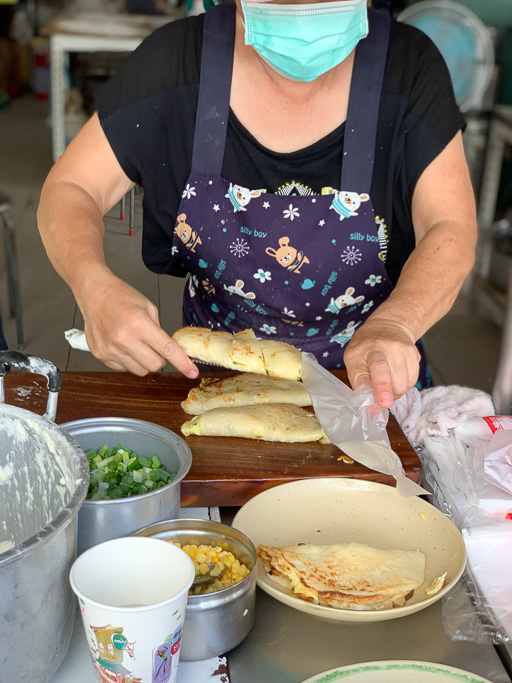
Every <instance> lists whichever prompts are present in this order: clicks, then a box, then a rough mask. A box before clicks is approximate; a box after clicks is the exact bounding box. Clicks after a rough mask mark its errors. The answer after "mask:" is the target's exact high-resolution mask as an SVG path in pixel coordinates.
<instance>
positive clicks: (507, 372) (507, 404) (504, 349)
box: [492, 268, 512, 415]
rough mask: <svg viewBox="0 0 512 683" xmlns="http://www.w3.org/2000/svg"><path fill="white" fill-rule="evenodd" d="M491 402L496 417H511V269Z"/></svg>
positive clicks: (511, 270)
mask: <svg viewBox="0 0 512 683" xmlns="http://www.w3.org/2000/svg"><path fill="white" fill-rule="evenodd" d="M492 401H493V403H494V409H495V411H496V415H512V268H511V269H510V272H509V276H508V292H507V308H506V312H505V323H504V325H503V332H502V337H501V349H500V356H499V360H498V367H497V369H496V375H495V377H494V385H493V388H492Z"/></svg>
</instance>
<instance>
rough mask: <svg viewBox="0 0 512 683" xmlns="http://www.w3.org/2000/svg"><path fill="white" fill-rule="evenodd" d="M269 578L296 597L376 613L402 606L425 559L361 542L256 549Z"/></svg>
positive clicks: (418, 580) (414, 553)
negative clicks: (395, 605)
mask: <svg viewBox="0 0 512 683" xmlns="http://www.w3.org/2000/svg"><path fill="white" fill-rule="evenodd" d="M258 558H259V559H260V560H261V562H262V563H263V566H264V568H265V571H266V572H267V573H268V574H269V576H270V577H271V578H272V579H274V580H276V581H277V582H278V583H280V584H281V585H283V586H285V587H286V588H289V589H290V590H291V592H292V594H293V595H294V596H296V597H297V598H301V599H302V600H306V601H308V602H312V603H315V604H317V605H325V606H328V607H337V608H339V609H353V610H379V609H387V608H390V607H392V606H393V605H394V604H397V603H398V604H403V601H404V599H405V596H407V594H408V593H410V592H411V591H413V590H415V589H416V588H419V586H421V584H422V583H423V581H424V579H425V555H424V554H423V553H421V552H420V551H417V550H382V549H379V548H372V547H371V546H368V545H364V544H361V543H345V544H344V543H338V544H335V545H307V544H303V545H296V546H287V547H284V548H278V547H272V546H265V545H260V547H259V548H258Z"/></svg>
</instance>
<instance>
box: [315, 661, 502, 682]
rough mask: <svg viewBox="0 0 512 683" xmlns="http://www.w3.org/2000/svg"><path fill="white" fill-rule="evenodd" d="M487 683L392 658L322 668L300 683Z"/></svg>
mask: <svg viewBox="0 0 512 683" xmlns="http://www.w3.org/2000/svg"><path fill="white" fill-rule="evenodd" d="M345 681H347V683H450V682H451V683H491V681H489V680H488V679H487V678H482V677H481V676H478V675H477V674H473V673H470V672H469V671H463V670H462V669H455V668H453V667H452V666H445V665H444V664H433V663H431V662H415V661H409V660H403V661H402V660H396V661H386V662H364V663H363V664H351V665H350V666H342V667H340V668H338V669H331V670H330V671H324V672H323V673H321V674H317V675H316V676H312V677H311V678H308V679H307V681H303V683H344V682H345Z"/></svg>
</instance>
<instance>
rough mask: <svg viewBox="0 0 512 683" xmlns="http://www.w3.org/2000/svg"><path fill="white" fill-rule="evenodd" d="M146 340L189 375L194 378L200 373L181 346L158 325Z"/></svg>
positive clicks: (177, 368) (162, 355)
mask: <svg viewBox="0 0 512 683" xmlns="http://www.w3.org/2000/svg"><path fill="white" fill-rule="evenodd" d="M145 342H146V344H147V345H148V346H150V347H151V348H152V349H154V351H156V353H158V354H159V355H160V356H161V357H162V358H164V359H165V360H166V361H169V363H171V364H172V365H174V367H175V368H176V370H179V371H180V372H182V373H183V374H184V375H186V376H187V377H190V378H191V379H194V378H195V377H197V375H198V374H199V370H198V369H197V367H196V366H195V365H194V363H193V362H192V361H191V360H190V358H189V357H188V356H187V354H186V353H185V351H183V349H182V348H181V346H180V345H179V344H178V343H177V342H175V341H174V339H172V337H170V336H169V335H168V334H167V332H164V330H162V328H161V327H159V326H158V325H154V327H153V328H152V329H151V331H150V334H149V335H148V336H147V337H146V338H145Z"/></svg>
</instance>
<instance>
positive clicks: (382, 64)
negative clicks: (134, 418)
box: [39, 0, 476, 407]
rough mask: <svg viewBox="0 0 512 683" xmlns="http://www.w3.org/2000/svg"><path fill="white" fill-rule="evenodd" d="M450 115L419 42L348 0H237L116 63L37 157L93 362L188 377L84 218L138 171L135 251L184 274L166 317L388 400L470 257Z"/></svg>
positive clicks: (441, 68) (437, 65)
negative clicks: (254, 342)
mask: <svg viewBox="0 0 512 683" xmlns="http://www.w3.org/2000/svg"><path fill="white" fill-rule="evenodd" d="M368 24H369V25H368ZM203 31H204V39H203ZM367 34H368V37H366V36H367ZM199 84H200V85H199ZM462 127H463V121H462V119H461V117H460V114H459V112H458V109H457V107H456V104H455V101H454V97H453V91H452V88H451V82H450V77H449V74H448V71H447V69H446V66H445V65H444V62H443V61H442V59H441V57H440V55H439V53H438V52H437V50H436V49H435V47H434V46H433V45H432V43H431V42H430V41H429V39H428V38H427V37H426V36H425V35H424V34H422V33H420V32H419V31H416V30H415V29H413V28H411V27H408V26H404V25H401V24H398V23H396V22H391V21H390V19H389V17H388V15H387V14H386V13H381V12H375V11H372V10H370V11H369V12H367V9H366V3H365V0H340V1H338V2H318V3H313V4H308V5H302V4H301V3H300V2H297V3H295V2H283V4H280V5H277V4H274V3H273V2H268V3H255V2H252V1H251V0H247V1H243V0H236V5H220V6H217V7H214V8H212V9H210V10H208V12H207V13H206V15H203V16H200V17H193V18H189V19H185V20H182V21H177V22H173V23H171V24H169V25H167V26H165V27H164V28H162V29H160V30H159V31H157V32H155V33H154V34H153V35H152V36H150V37H149V38H148V39H147V40H146V41H145V43H144V44H143V45H142V46H141V47H140V48H139V49H138V50H137V51H136V52H135V53H134V54H133V55H131V57H130V58H129V59H128V61H127V63H126V64H125V66H124V67H123V68H122V69H121V71H120V72H119V73H118V74H117V75H116V76H115V78H114V79H113V81H112V82H111V83H110V84H109V85H108V86H107V88H106V89H105V91H104V92H103V93H102V95H101V96H100V100H99V111H98V114H97V115H95V116H94V117H93V118H92V119H91V121H89V123H88V124H87V125H86V126H85V127H84V129H83V130H82V131H81V132H80V134H79V135H78V136H77V137H76V138H75V139H74V140H73V142H72V144H71V145H70V146H69V148H68V149H67V150H66V152H65V154H64V155H63V156H62V158H61V159H60V160H59V161H58V162H57V164H56V165H55V167H54V168H53V169H52V171H51V173H50V175H49V177H48V179H47V181H46V183H45V186H44V188H43V193H42V198H41V204H40V208H39V226H40V231H41V234H42V237H43V241H44V243H45V246H46V249H47V252H48V254H49V257H50V259H51V260H52V262H53V264H54V266H55V268H56V269H57V270H58V272H59V273H60V274H61V275H62V276H63V277H64V279H65V280H66V282H67V283H68V284H69V285H70V287H71V288H72V290H73V292H74V294H75V297H76V299H77V302H78V304H79V306H80V309H81V311H82V313H83V316H84V320H85V331H86V335H87V339H88V343H89V346H90V348H91V350H92V351H93V353H94V354H95V355H96V356H97V357H98V358H100V359H101V360H103V361H104V362H105V363H106V364H107V365H108V366H109V367H111V368H114V369H118V370H124V369H127V370H130V371H131V372H134V373H136V374H139V375H143V374H145V373H147V372H148V371H157V370H159V369H160V368H161V367H162V366H163V365H164V364H165V363H166V362H167V361H169V362H171V363H172V364H173V365H174V366H175V367H176V368H177V369H178V370H180V371H181V372H183V373H184V374H186V375H187V376H189V377H194V376H195V374H196V372H197V369H196V368H195V366H194V365H193V364H192V362H191V361H190V360H189V359H188V358H187V357H186V356H185V354H184V353H183V352H182V351H181V349H179V348H177V345H176V344H175V343H174V342H173V341H172V340H171V339H170V337H169V336H168V335H167V334H166V333H165V332H164V331H163V330H162V329H161V328H160V326H159V324H158V316H157V310H156V308H155V306H154V305H153V304H152V303H151V302H149V301H148V300H147V299H146V298H145V297H143V296H142V295H141V294H140V293H138V292H136V291H135V290H133V288H131V287H129V286H128V285H127V284H126V283H124V282H122V281H121V280H119V279H118V278H116V277H115V276H114V275H113V273H112V272H111V271H110V270H109V269H108V268H107V266H106V265H105V262H104V257H103V249H102V237H103V222H102V216H103V215H104V214H105V213H106V212H107V211H108V210H109V209H110V208H111V207H112V206H113V205H114V204H115V203H116V202H118V201H119V199H120V198H121V197H122V196H123V195H124V194H125V193H126V192H127V191H128V190H129V189H130V188H131V187H132V186H133V184H134V183H140V184H142V185H143V187H144V237H143V258H144V261H145V263H146V265H147V266H148V267H149V268H150V269H152V270H153V271H155V272H158V273H169V274H175V275H181V276H183V275H185V274H186V273H187V272H188V273H190V274H191V275H190V278H189V286H188V287H187V290H186V294H185V300H184V308H183V313H184V320H185V323H186V324H191V325H201V326H207V327H210V326H211V327H213V328H214V329H228V330H230V331H237V330H240V329H244V328H247V327H252V328H253V329H254V330H255V331H256V332H257V334H259V335H261V336H263V335H269V336H271V337H272V338H277V339H281V340H283V341H287V342H290V343H293V344H294V345H296V346H297V347H299V348H301V349H302V350H304V351H311V352H313V353H314V354H315V355H316V356H317V358H318V360H319V361H320V362H322V364H324V365H325V366H326V367H328V368H337V367H344V365H345V366H346V368H347V371H348V375H349V379H350V381H351V383H352V386H353V387H357V386H359V385H360V384H361V383H362V382H364V381H366V380H371V381H372V383H373V386H374V389H375V393H376V397H377V400H378V402H379V403H380V405H382V406H385V407H389V406H391V405H392V404H393V402H394V399H396V398H397V397H399V396H401V395H402V394H404V393H405V392H407V391H408V390H409V389H410V388H411V387H412V386H413V385H414V384H415V383H416V381H417V379H418V374H419V363H420V353H419V351H418V348H417V346H416V342H417V341H418V339H419V338H420V337H421V336H422V335H423V333H424V332H425V331H426V330H427V329H428V328H429V327H430V326H431V325H432V324H433V323H435V322H436V321H437V320H439V318H441V317H442V316H443V315H444V314H445V313H446V312H447V311H448V310H449V308H450V306H451V305H452V303H453V301H454V299H455V297H456V295H457V293H458V291H459V289H460V286H461V284H462V282H463V281H464V278H465V277H466V275H467V274H468V273H469V271H470V269H471V267H472V264H473V258H474V248H475V240H476V220H475V207H474V200H473V192H472V188H471V183H470V179H469V173H468V170H467V165H466V162H465V158H464V152H463V147H462V139H461V128H462Z"/></svg>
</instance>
